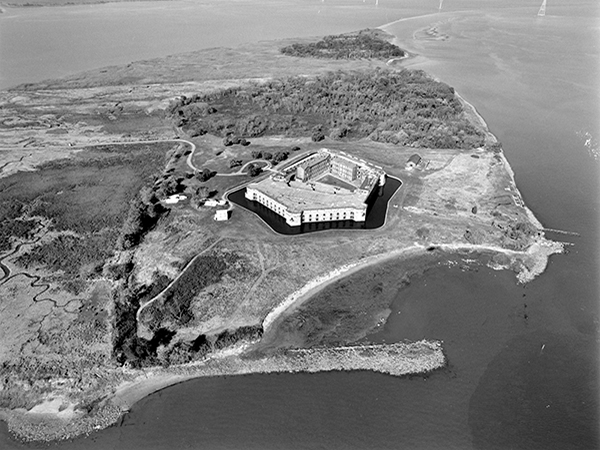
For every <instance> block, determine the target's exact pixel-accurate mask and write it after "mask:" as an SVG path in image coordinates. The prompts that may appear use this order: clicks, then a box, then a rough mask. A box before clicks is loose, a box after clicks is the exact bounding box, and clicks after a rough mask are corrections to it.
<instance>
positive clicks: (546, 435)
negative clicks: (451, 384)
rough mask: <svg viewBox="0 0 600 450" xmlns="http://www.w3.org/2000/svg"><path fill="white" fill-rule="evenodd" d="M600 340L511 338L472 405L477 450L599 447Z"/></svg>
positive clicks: (471, 421)
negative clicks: (597, 356) (598, 360)
mask: <svg viewBox="0 0 600 450" xmlns="http://www.w3.org/2000/svg"><path fill="white" fill-rule="evenodd" d="M597 350H598V348H597V344H596V343H595V342H594V340H593V339H591V338H586V337H583V336H580V335H561V334H556V333H550V332H547V331H537V332H534V333H530V334H526V335H521V336H517V337H515V338H513V339H512V340H511V341H510V342H508V343H507V345H506V346H505V348H504V349H503V350H502V351H501V352H500V353H499V354H498V355H497V356H496V357H495V358H494V359H493V360H492V361H491V363H490V364H488V366H487V369H486V371H485V373H484V374H483V376H482V377H481V379H480V382H479V384H478V386H477V389H476V390H475V392H474V394H473V396H472V397H471V400H470V403H469V426H470V428H471V432H472V435H473V444H474V446H475V447H476V448H477V449H486V450H495V449H498V450H500V449H506V448H512V449H528V450H535V449H544V450H548V449H561V450H563V449H564V450H567V449H592V448H600V439H599V436H600V426H599V424H600V417H598V416H599V414H598V411H599V409H598V408H599V406H600V405H599V402H598V396H597V383H598V375H599V373H598V372H599V371H598V366H597V364H596V363H595V362H594V358H593V356H592V355H594V354H597Z"/></svg>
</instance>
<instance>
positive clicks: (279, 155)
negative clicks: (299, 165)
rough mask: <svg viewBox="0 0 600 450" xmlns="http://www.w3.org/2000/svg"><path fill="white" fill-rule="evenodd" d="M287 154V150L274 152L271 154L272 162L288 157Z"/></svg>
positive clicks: (275, 162) (278, 161)
mask: <svg viewBox="0 0 600 450" xmlns="http://www.w3.org/2000/svg"><path fill="white" fill-rule="evenodd" d="M288 156H289V152H283V151H280V152H277V153H275V155H273V164H277V163H280V162H281V161H285V160H286V159H288Z"/></svg>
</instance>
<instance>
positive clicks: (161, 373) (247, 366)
mask: <svg viewBox="0 0 600 450" xmlns="http://www.w3.org/2000/svg"><path fill="white" fill-rule="evenodd" d="M127 1H129V0H127ZM132 1H137V0H132ZM159 1H160V0H159ZM100 3H104V2H100ZM56 6H58V5H56ZM410 19H413V18H406V19H400V21H403V20H410ZM396 22H398V21H395V22H392V23H396ZM388 25H389V24H388ZM384 26H386V25H384ZM380 28H381V27H380ZM415 57H419V55H413V54H410V56H409V57H407V58H415ZM405 59H406V58H405ZM455 95H456V96H457V98H458V99H459V100H460V101H461V102H462V103H463V105H464V106H465V110H466V111H465V112H466V114H467V115H468V116H469V118H470V120H473V122H474V124H476V126H477V127H478V128H481V129H483V131H484V132H485V134H486V139H490V141H491V142H496V138H495V136H494V135H493V134H492V133H491V132H490V131H489V128H488V126H487V123H486V122H485V120H484V119H483V117H481V115H480V114H479V113H478V112H477V110H476V108H475V107H474V106H473V105H471V104H470V103H469V102H467V101H466V100H465V99H464V98H463V97H461V96H460V95H459V94H458V93H457V92H456V91H455ZM499 155H500V157H501V158H502V161H503V165H504V167H505V170H506V171H507V172H508V173H509V175H510V177H511V180H512V183H513V185H515V187H516V184H515V180H514V172H513V171H512V168H511V167H510V165H509V163H508V161H507V159H506V157H505V155H504V153H503V152H500V153H499ZM516 191H517V192H518V195H519V198H520V200H521V202H522V198H521V197H520V192H519V191H518V189H516ZM522 207H523V208H524V209H525V211H526V213H527V216H528V218H529V220H530V221H531V223H532V224H533V225H535V226H536V227H538V229H539V230H540V232H541V230H542V228H543V226H542V224H541V223H540V222H539V220H538V219H537V218H536V217H535V215H534V214H533V212H532V211H531V210H529V208H527V206H525V205H524V203H523V204H522ZM386 218H387V213H386ZM431 247H435V248H436V249H441V250H442V251H444V252H448V253H450V254H452V253H460V252H464V251H467V252H476V253H481V254H484V253H493V254H495V255H497V254H499V255H504V256H506V257H507V259H508V260H509V262H508V263H507V264H502V263H498V264H496V265H495V266H493V267H492V265H489V267H492V268H494V269H498V270H500V269H510V268H511V267H512V268H513V270H515V271H516V272H517V279H518V281H519V282H521V283H527V282H529V281H531V280H532V279H533V278H535V277H536V276H537V275H539V274H541V273H542V272H543V271H544V270H545V268H546V265H547V262H548V258H549V256H550V255H552V254H554V253H559V252H561V251H562V249H563V247H562V245H561V244H560V243H558V242H553V241H549V240H547V239H546V238H545V237H544V234H543V232H541V234H540V236H539V237H538V238H537V239H536V240H535V241H534V242H533V243H532V244H531V245H529V247H528V248H527V249H526V250H524V251H516V250H509V249H505V248H502V247H499V246H494V245H491V244H488V245H476V244H468V243H461V242H450V243H439V244H438V243H429V244H428V245H424V244H416V243H415V244H414V245H412V246H408V247H405V248H402V249H397V250H393V251H391V252H389V253H382V254H378V255H374V256H369V257H366V258H364V259H362V260H358V261H355V262H352V263H349V264H345V265H342V266H341V267H338V268H336V269H334V270H332V271H330V272H328V273H326V274H324V275H321V276H319V277H316V278H314V279H312V280H310V281H309V282H308V283H306V284H305V285H304V286H302V287H301V288H300V289H298V290H296V291H294V292H293V293H291V294H290V295H288V296H287V297H286V298H285V299H284V300H283V301H282V302H281V303H279V304H278V305H276V306H275V307H274V308H273V309H272V310H271V311H270V312H269V313H268V314H267V315H266V316H265V318H264V319H263V322H262V325H263V329H264V332H265V334H266V333H267V332H268V331H269V330H271V329H273V328H274V327H276V325H277V324H278V321H279V320H280V319H281V318H282V317H284V316H285V315H286V314H288V313H290V312H292V311H294V309H295V308H297V307H299V306H300V305H302V304H303V303H304V302H306V301H308V300H310V299H311V298H313V296H314V295H317V294H318V293H319V292H321V291H322V290H324V289H326V288H327V287H328V286H330V285H332V284H333V283H335V282H337V281H339V280H342V279H345V278H347V277H349V276H351V275H353V274H355V273H357V272H359V271H360V270H362V269H365V268H368V267H372V266H374V265H377V264H380V263H385V262H387V261H390V260H394V259H397V258H406V259H409V258H411V257H413V256H419V255H422V254H426V252H427V249H428V248H431ZM524 260H526V261H527V262H529V263H530V264H526V263H525V262H524ZM517 269H518V270H517ZM419 342H420V343H421V344H422V345H424V346H427V345H434V346H435V345H437V346H438V348H437V350H439V353H442V348H441V343H433V344H432V343H431V342H428V343H427V344H425V343H426V342H427V341H419ZM417 344H419V343H411V344H390V345H387V347H388V348H392V349H397V348H404V347H401V346H411V345H417ZM249 345H250V344H245V345H241V346H238V347H236V348H234V349H229V350H227V351H225V352H222V353H220V354H217V355H213V356H211V357H210V358H209V359H208V360H204V361H202V362H199V363H198V362H196V363H191V364H187V365H182V366H174V367H171V368H168V369H163V368H160V367H156V368H149V369H146V370H130V369H129V370H128V369H126V370H124V371H123V370H122V369H121V370H122V373H123V374H124V375H125V376H126V377H130V378H131V377H132V378H131V379H129V381H125V382H123V383H121V384H119V385H118V386H116V387H115V388H114V390H113V392H112V393H111V394H109V395H108V397H106V398H105V399H104V400H103V402H102V405H101V408H100V411H99V412H98V413H96V414H94V415H93V416H90V415H83V413H81V414H80V415H78V414H77V413H75V412H74V411H73V408H72V407H71V406H70V407H69V408H70V412H71V413H73V414H71V415H70V416H69V415H68V414H67V413H62V415H61V410H60V405H58V404H56V402H54V403H52V405H46V406H47V407H43V405H45V404H46V403H42V404H40V405H37V406H36V407H34V408H32V410H30V411H25V410H15V411H10V412H6V411H5V410H2V411H0V419H2V420H4V421H5V422H7V423H8V425H9V429H10V430H11V433H13V434H17V435H19V436H21V438H23V437H25V438H28V437H30V436H35V437H32V438H31V439H28V440H36V441H39V440H42V441H44V440H46V441H47V440H57V439H68V438H71V437H74V436H80V435H83V434H87V433H91V432H94V431H97V430H100V429H102V428H106V427H108V426H111V425H113V424H115V423H117V422H118V420H119V419H120V418H121V417H122V416H123V414H124V413H126V412H127V411H129V409H130V408H131V407H132V406H133V405H134V404H136V403H137V402H138V401H140V400H142V399H143V398H145V397H147V396H149V395H151V394H153V393H155V392H158V391H161V390H162V389H165V388H167V387H170V386H173V385H176V384H179V383H182V382H185V381H189V380H192V379H195V378H201V377H208V376H225V375H241V374H267V373H274V372H290V373H295V372H307V373H314V372H320V371H330V370H348V371H349V370H373V371H380V372H383V373H388V374H391V375H395V376H402V374H400V375H398V374H396V373H391V372H390V370H392V369H389V366H385V367H384V366H382V365H379V366H377V367H379V368H380V369H381V368H382V367H383V370H378V369H377V368H373V367H364V366H361V364H362V361H363V360H361V359H355V360H352V361H353V362H354V363H355V365H354V366H352V365H351V364H350V365H349V366H348V365H346V366H344V365H343V364H342V363H340V364H339V365H338V366H336V365H335V364H336V361H337V360H336V359H335V358H336V357H338V356H340V354H343V350H344V349H352V350H349V353H351V352H353V351H355V350H354V349H356V348H358V347H361V348H365V347H364V346H356V347H344V348H341V347H340V348H338V347H331V348H329V349H325V350H322V349H321V350H322V352H321V353H318V354H317V356H323V355H325V357H323V358H321V359H319V358H318V357H317V358H313V357H312V356H311V355H314V354H313V353H310V352H305V351H303V350H300V351H297V352H296V353H292V355H295V356H296V357H299V358H298V359H299V361H293V358H288V359H285V357H283V356H276V357H269V358H266V359H264V360H244V359H243V354H244V352H245V351H246V350H247V349H248V346H249ZM398 346H400V347H398ZM408 348H411V347H408ZM369 349H370V348H369ZM378 349H380V350H382V352H383V353H381V354H383V355H385V348H384V346H382V347H380V348H378ZM321 350H319V351H321ZM432 351H436V349H435V348H432ZM303 352H305V353H303ZM336 352H342V353H336ZM439 353H436V355H437V356H438V357H439ZM307 355H308V356H307ZM343 355H344V354H343ZM442 355H443V353H442ZM355 356H356V355H352V357H355ZM387 356H388V357H389V356H390V355H389V354H387ZM302 357H306V358H305V359H302V360H300V359H301V358H302ZM307 358H308V359H307ZM311 358H312V359H311ZM307 360H308V363H306V361H307ZM257 361H259V362H257ZM332 361H333V362H332ZM357 361H358V362H357ZM373 361H375V362H378V363H379V362H381V361H379V360H377V359H374V360H369V362H370V363H373ZM302 362H304V363H306V365H304V366H302V365H301V363H302ZM438 363H439V358H438ZM295 364H298V365H295ZM381 364H383V363H381ZM444 364H445V359H444ZM417 366H418V365H417ZM442 366H443V364H442V365H438V366H436V367H435V368H433V369H428V370H425V371H424V372H423V371H419V370H417V371H416V372H404V374H408V373H427V372H428V371H431V370H435V369H436V368H439V367H442ZM331 367H334V368H331ZM336 367H338V368H336ZM340 367H341V368H340ZM386 370H387V371H386ZM49 403H51V402H49ZM38 406H42V407H40V408H38ZM72 406H74V405H72ZM36 408H38V409H36ZM69 408H67V410H69ZM34 410H35V411H34ZM63 411H64V410H63ZM44 424H45V426H44ZM53 427H54V428H55V429H54V430H52V429H48V428H53ZM37 436H42V438H41V439H37V438H36V437H37ZM44 436H59V437H54V438H51V439H47V438H45V437H44Z"/></svg>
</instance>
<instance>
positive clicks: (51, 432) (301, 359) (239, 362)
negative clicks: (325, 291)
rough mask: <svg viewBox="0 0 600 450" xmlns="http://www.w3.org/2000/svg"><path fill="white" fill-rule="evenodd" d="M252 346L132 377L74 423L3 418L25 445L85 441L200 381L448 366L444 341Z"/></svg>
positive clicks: (21, 414)
mask: <svg viewBox="0 0 600 450" xmlns="http://www.w3.org/2000/svg"><path fill="white" fill-rule="evenodd" d="M248 347H249V344H243V345H239V346H238V347H237V348H228V349H226V350H224V351H222V352H220V353H217V354H216V355H213V356H211V357H210V358H207V359H205V360H203V361H199V362H197V363H195V364H184V365H180V366H172V367H169V368H162V367H155V368H150V369H145V370H130V371H128V372H129V373H128V375H129V380H130V381H127V382H124V383H122V384H121V385H120V386H118V387H116V389H114V390H113V391H112V392H113V393H110V394H109V393H108V392H107V394H109V396H108V397H107V398H106V399H105V400H103V401H102V402H100V403H99V404H98V405H96V406H95V407H94V408H93V410H92V411H90V412H88V413H87V414H86V413H83V412H82V411H77V412H76V413H75V414H74V415H73V416H72V417H71V418H70V419H62V418H60V416H59V415H58V414H50V413H45V414H32V413H27V412H26V411H25V410H19V411H10V412H8V411H5V414H3V415H1V416H0V417H2V419H3V420H5V421H6V422H7V423H8V426H9V429H10V431H11V432H12V433H13V435H15V436H16V437H17V438H19V439H21V440H24V441H53V440H63V439H70V438H74V437H76V436H80V435H86V434H89V433H92V432H94V431H97V430H100V429H102V428H106V427H108V426H110V425H112V424H114V423H117V422H118V421H119V419H120V417H122V415H123V414H124V413H126V412H128V411H129V409H130V408H131V406H132V405H133V404H134V403H136V402H137V401H139V400H140V399H142V398H144V397H146V396H147V395H149V394H151V393H153V392H156V391H159V390H161V389H164V388H166V387H169V386H172V385H175V384H178V383H181V382H183V381H187V380H190V379H193V378H199V377H217V376H224V375H246V374H259V373H262V374H267V373H282V372H287V373H298V372H306V373H317V372H330V371H356V370H361V371H373V372H380V373H384V374H388V375H392V376H404V375H411V374H420V373H423V374H424V373H428V372H431V371H433V370H436V369H439V368H441V367H444V366H445V365H446V357H445V355H444V353H443V350H442V343H441V342H440V341H426V340H421V341H417V342H408V343H394V344H369V345H356V346H343V347H318V348H308V349H292V350H286V351H281V352H279V353H276V354H273V355H268V356H258V357H257V356H253V357H248V356H245V351H246V350H247V349H248Z"/></svg>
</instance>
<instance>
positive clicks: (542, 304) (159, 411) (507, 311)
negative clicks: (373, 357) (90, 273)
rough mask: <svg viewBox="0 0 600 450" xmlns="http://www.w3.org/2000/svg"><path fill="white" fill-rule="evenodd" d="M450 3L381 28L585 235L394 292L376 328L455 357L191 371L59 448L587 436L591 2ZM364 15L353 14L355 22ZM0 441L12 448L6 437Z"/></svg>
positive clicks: (461, 445) (362, 444)
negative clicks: (397, 371)
mask: <svg viewBox="0 0 600 450" xmlns="http://www.w3.org/2000/svg"><path fill="white" fill-rule="evenodd" d="M316 3H318V5H316ZM357 3H361V2H357ZM380 3H381V4H382V5H383V3H385V2H384V0H381V1H380ZM429 3H431V5H430V4H429ZM445 3H446V4H444V10H443V12H442V13H441V14H436V15H430V16H426V17H421V18H416V19H410V20H406V21H404V22H400V23H397V24H395V25H391V26H389V27H388V28H387V29H388V30H389V31H391V32H393V33H395V34H396V35H398V36H399V39H400V40H401V41H402V42H403V43H404V46H405V47H406V48H407V49H408V50H409V51H410V50H412V51H413V52H415V53H418V54H419V55H422V56H421V57H420V58H416V59H414V60H412V61H411V62H410V64H411V65H413V66H414V67H417V68H424V69H426V70H427V71H428V72H430V73H432V74H434V75H436V76H438V77H439V78H441V79H442V80H444V81H446V82H448V83H449V84H451V85H453V86H454V87H456V88H457V90H458V91H459V92H460V93H461V94H462V95H463V96H464V97H465V98H466V99H468V100H469V101H470V102H472V103H473V104H474V106H475V107H476V108H477V109H478V110H479V111H480V112H481V113H482V115H483V116H484V118H485V119H486V121H487V122H488V125H489V126H490V128H491V131H492V132H493V133H494V134H496V136H498V138H499V140H500V141H501V142H502V143H503V144H504V148H505V152H506V154H507V157H508V160H509V162H510V163H511V165H512V167H513V169H514V170H515V176H516V180H517V184H518V186H519V188H520V190H521V192H522V193H523V195H524V198H525V201H526V203H527V204H528V206H530V207H531V209H532V210H533V211H534V212H535V213H536V215H537V216H538V217H539V218H540V220H541V221H542V223H543V224H544V225H546V226H548V227H552V228H558V229H565V230H570V231H577V232H579V233H580V235H581V236H580V237H579V238H572V239H570V240H571V241H572V242H573V243H574V244H575V245H574V246H573V247H570V251H569V253H568V254H566V255H557V256H553V257H552V258H551V260H550V264H549V267H548V269H547V271H546V272H545V273H544V274H543V275H542V276H541V277H539V278H538V279H536V280H535V281H533V282H532V283H530V284H528V285H526V286H525V287H522V286H518V285H516V283H515V279H514V275H512V274H511V273H509V272H494V271H491V270H489V269H486V268H477V270H472V271H462V270H461V269H460V268H458V267H454V268H448V267H445V266H440V267H436V268H434V269H432V270H430V271H429V272H427V274H426V276H424V277H421V278H419V279H415V280H413V281H412V283H411V285H410V286H408V287H407V288H405V289H402V290H399V291H398V293H397V296H396V300H395V301H394V304H393V305H392V310H393V312H392V314H391V317H390V320H389V322H388V323H387V324H386V325H385V327H384V329H383V330H382V331H380V333H378V334H376V335H374V336H372V339H374V340H383V339H385V340H386V341H392V340H399V339H404V338H408V339H419V338H421V337H426V338H432V339H443V340H444V349H445V351H446V352H447V356H448V358H449V361H450V366H449V368H448V370H446V371H442V372H439V373H435V374H433V375H431V376H430V377H428V378H426V379H423V378H421V377H415V378H413V379H398V378H393V377H387V376H382V375H377V374H371V373H350V374H348V373H333V374H317V375H303V374H301V375H253V376H244V377H237V378H236V377H222V378H215V379H210V380H195V381H192V382H189V383H185V384H182V385H179V386H175V387H172V388H169V389H166V390H164V391H162V392H160V393H157V394H155V395H153V396H150V397H148V398H146V399H144V400H142V401H141V402H139V403H138V404H137V405H135V407H134V408H133V409H132V411H131V413H130V414H128V415H127V416H126V417H125V419H124V421H123V424H122V426H121V427H113V428H110V429H108V430H104V431H102V432H99V433H98V434H96V435H94V436H92V437H90V438H88V439H79V440H76V441H74V442H72V443H65V444H61V445H58V446H57V448H61V449H64V448H69V449H75V448H97V449H104V448H132V449H135V448H210V449H212V448H224V449H235V448H263V449H269V448H278V449H279V448H285V449H288V448H299V449H300V448H315V447H321V448H378V449H384V448H411V449H453V448H456V449H469V448H476V449H490V448H492V449H505V448H513V449H519V448H523V449H537V448H539V449H552V448H556V449H565V448H567V449H568V448H574V449H575V448H580V449H590V448H598V447H599V442H598V423H600V420H599V415H598V379H599V374H598V348H597V336H598V334H597V333H598V323H599V322H598V299H599V295H598V293H599V287H600V284H599V279H598V274H599V273H600V264H599V261H598V256H599V255H600V252H599V250H600V247H599V245H598V244H599V243H598V229H599V228H600V227H599V220H598V219H599V218H598V206H599V205H598V193H599V192H600V186H599V179H600V177H599V175H600V174H599V167H598V161H597V152H598V148H597V141H598V138H599V136H600V130H599V127H600V112H599V111H598V105H599V104H600V101H599V94H600V90H598V85H597V81H596V80H598V79H600V77H598V75H599V70H598V62H599V61H600V50H599V48H598V45H599V43H600V39H598V37H599V36H598V34H599V33H598V26H597V24H598V18H599V16H600V14H599V13H598V6H599V5H598V3H597V2H596V0H585V1H567V0H560V1H559V0H554V1H552V2H549V3H548V9H547V15H546V17H545V18H543V19H539V18H537V16H536V14H537V10H538V9H539V4H540V2H539V1H537V0H536V1H526V2H523V1H516V0H514V1H513V0H509V1H499V0H497V1H496V0H486V1H483V2H482V1H474V0H470V1H454V2H450V1H447V2H445ZM295 4H296V5H302V6H305V7H306V8H313V7H321V6H322V2H309V1H307V2H296V3H295ZM403 4H404V5H408V6H407V12H406V13H403V12H402V5H403ZM135 5H136V4H133V5H132V6H131V7H134V6H135ZM394 5H395V6H394V7H391V6H390V7H388V13H390V14H391V15H392V16H394V17H392V19H390V21H391V20H393V19H395V18H396V17H398V18H401V17H408V16H418V15H423V14H425V13H426V11H427V10H428V8H429V10H431V11H432V12H434V11H435V10H436V9H437V7H438V5H439V2H437V1H432V2H418V3H417V2H411V3H402V2H395V3H394ZM104 6H105V5H103V6H102V7H104ZM298 7H299V8H300V6H298ZM93 8H95V7H93ZM332 8H333V6H332ZM446 8H451V9H452V11H446ZM341 9H344V8H341ZM348 10H349V9H348V8H345V9H344V11H348ZM330 11H334V10H333V9H331V10H330ZM50 14H51V15H52V14H55V13H50ZM282 14H283V13H282ZM348 15H350V13H348ZM265 17H269V16H268V15H267V16H265ZM298 17H299V19H298V22H299V23H300V22H302V20H304V19H303V18H307V17H309V15H308V14H307V15H306V16H302V15H300V16H298ZM340 17H348V16H343V14H342V15H340ZM288 20H289V22H291V21H292V20H291V19H288ZM368 20H370V19H369V18H367V17H365V21H368ZM249 22H250V23H252V20H250V21H249ZM359 22H360V18H356V26H355V28H360V27H362V26H366V25H359V24H358V23H359ZM435 24H437V29H438V32H439V34H440V35H442V34H444V33H445V34H447V35H448V36H449V39H447V40H432V39H429V40H425V39H423V37H424V36H427V33H426V32H422V31H420V30H422V29H423V28H425V29H426V30H427V29H429V28H430V27H431V26H433V25H435ZM305 25H306V27H307V29H311V27H312V26H313V25H311V23H309V22H307V23H306V24H305ZM249 26H250V25H249ZM294 26H297V27H298V28H301V26H300V25H294ZM324 27H325V25H324ZM327 31H330V32H333V31H335V30H325V32H327ZM3 61H4V59H3ZM3 70H4V69H3ZM595 155H596V156H595ZM554 237H555V238H556V239H565V236H562V235H556V236H554ZM389 264H393V263H389ZM383 269H384V268H382V274H383V273H384V272H385V273H392V274H393V273H394V270H385V271H384V270H383ZM399 270H401V268H400V267H399V268H398V271H399ZM383 281H387V282H390V283H393V282H395V278H394V276H393V275H390V276H389V279H387V280H383ZM355 282H357V283H360V282H361V277H360V273H359V274H357V276H356V278H355ZM542 348H543V349H542ZM0 447H1V448H11V447H12V448H19V446H18V445H16V444H14V443H11V442H9V441H7V438H6V435H5V434H0Z"/></svg>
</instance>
